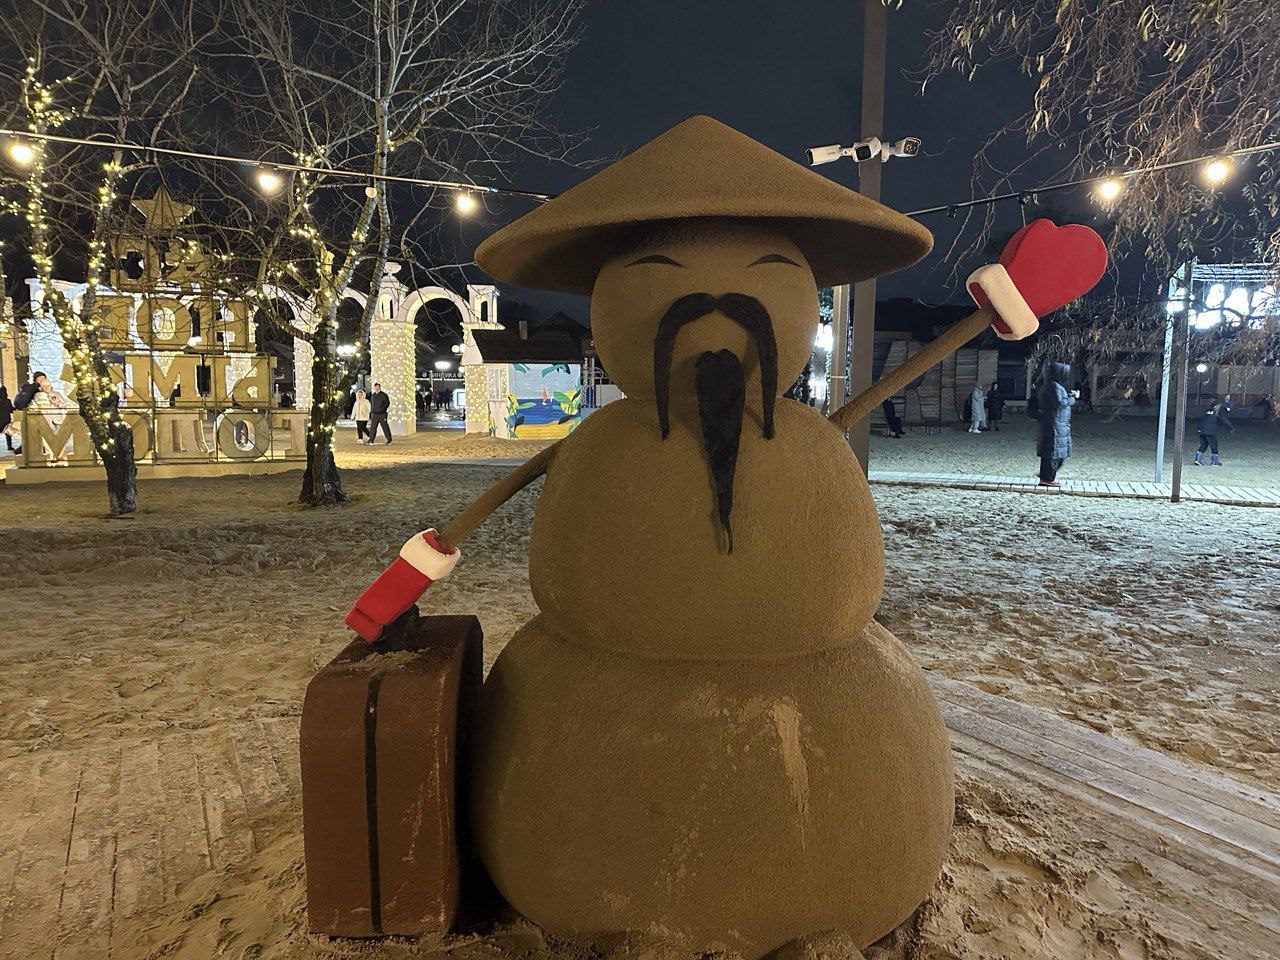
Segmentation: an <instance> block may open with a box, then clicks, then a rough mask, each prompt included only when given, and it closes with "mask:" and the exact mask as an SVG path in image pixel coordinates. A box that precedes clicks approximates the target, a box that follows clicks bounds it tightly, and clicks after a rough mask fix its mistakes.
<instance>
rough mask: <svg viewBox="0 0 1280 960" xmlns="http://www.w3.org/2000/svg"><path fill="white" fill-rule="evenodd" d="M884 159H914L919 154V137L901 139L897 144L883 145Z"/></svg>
mask: <svg viewBox="0 0 1280 960" xmlns="http://www.w3.org/2000/svg"><path fill="white" fill-rule="evenodd" d="M883 152H884V159H886V160H887V159H889V157H914V156H915V155H916V154H917V153H919V152H920V138H919V137H903V138H902V139H901V140H899V141H898V142H897V143H886V144H885V145H884V151H883Z"/></svg>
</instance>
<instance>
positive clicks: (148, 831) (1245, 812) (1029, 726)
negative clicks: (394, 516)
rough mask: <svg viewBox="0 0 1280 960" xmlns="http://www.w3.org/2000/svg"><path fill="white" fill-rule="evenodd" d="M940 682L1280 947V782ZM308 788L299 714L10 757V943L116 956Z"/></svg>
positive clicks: (1157, 861)
mask: <svg viewBox="0 0 1280 960" xmlns="http://www.w3.org/2000/svg"><path fill="white" fill-rule="evenodd" d="M929 680H930V683H931V685H932V686H933V689H934V692H935V693H936V694H937V697H938V700H939V703H940V705H941V707H942V712H943V715H944V716H945V718H946V721H947V725H948V726H949V727H950V728H951V735H952V746H953V747H954V749H955V751H956V762H957V763H958V764H959V765H960V766H961V767H962V768H963V769H965V770H967V771H969V772H970V773H971V774H973V775H975V776H976V777H978V778H980V779H986V778H987V777H989V776H993V775H996V771H998V772H999V775H1001V776H1004V777H1006V778H1007V777H1012V778H1014V779H1015V780H1017V781H1018V782H1020V783H1023V784H1029V785H1033V788H1034V789H1037V790H1043V791H1047V792H1049V793H1052V794H1055V795H1057V796H1058V797H1059V798H1060V799H1062V800H1064V801H1065V802H1067V803H1068V804H1070V805H1071V806H1072V807H1073V808H1074V809H1075V810H1076V811H1077V813H1078V816H1079V817H1080V818H1081V822H1082V823H1083V824H1085V825H1087V826H1090V829H1092V830H1094V831H1096V836H1097V837H1098V839H1099V841H1102V840H1106V841H1108V843H1114V844H1118V845H1119V846H1118V847H1116V848H1115V849H1114V850H1113V851H1112V860H1111V861H1110V862H1109V864H1108V865H1109V866H1110V867H1111V868H1112V869H1114V870H1116V871H1118V872H1119V873H1120V874H1123V873H1124V872H1125V870H1126V869H1127V868H1125V867H1124V863H1125V862H1128V861H1129V860H1136V861H1139V862H1141V864H1142V869H1143V872H1144V873H1149V874H1151V875H1152V876H1153V877H1154V878H1155V879H1154V881H1152V882H1153V883H1154V886H1150V887H1148V888H1145V889H1147V891H1148V893H1149V894H1150V895H1151V896H1154V897H1155V899H1154V900H1151V901H1147V902H1145V905H1144V906H1143V907H1142V909H1143V910H1144V911H1146V912H1148V913H1149V914H1150V916H1149V917H1148V919H1151V920H1154V921H1157V922H1158V921H1159V919H1160V914H1161V912H1162V911H1164V910H1171V911H1176V910H1177V907H1176V906H1174V905H1173V904H1174V903H1175V902H1185V900H1186V898H1187V897H1193V898H1197V899H1198V902H1201V903H1205V904H1207V906H1206V907H1205V910H1204V913H1203V914H1202V918H1201V919H1200V920H1199V921H1194V922H1193V921H1187V922H1192V923H1193V925H1194V928H1195V936H1196V937H1197V938H1198V939H1200V940H1201V941H1202V943H1203V945H1204V946H1205V948H1206V950H1207V951H1208V953H1209V955H1212V956H1223V957H1227V956H1229V957H1239V958H1260V957H1277V956H1280V796H1276V795H1274V794H1272V793H1269V792H1268V791H1266V790H1265V789H1262V787H1261V786H1253V785H1249V784H1246V783H1243V782H1241V781H1236V780H1231V779H1228V778H1226V777H1223V776H1220V775H1218V774H1217V773H1216V772H1214V771H1212V770H1210V769H1208V768H1205V767H1192V766H1190V765H1188V764H1185V763H1182V762H1180V761H1178V760H1175V759H1173V758H1171V757H1169V756H1166V755H1164V754H1161V753H1156V752H1154V751H1151V750H1147V749H1144V748H1143V747H1140V746H1138V745H1136V744H1133V743H1129V742H1127V741H1122V740H1118V739H1115V738H1113V737H1109V736H1105V735H1103V734H1101V733H1097V732H1095V731H1093V730H1090V729H1088V728H1086V727H1083V726H1080V725H1078V724H1074V723H1071V722H1069V721H1067V720H1064V719H1063V718H1061V717H1058V716H1056V715H1054V714H1050V713H1046V712H1045V711H1042V710H1037V709H1035V708H1033V707H1029V706H1025V705H1022V704H1019V703H1015V702H1013V701H1011V700H1007V699H1005V698H1003V697H999V696H994V695H992V694H988V693H984V692H983V691H981V690H978V689H977V688H976V687H973V686H971V685H970V684H967V683H963V682H960V681H957V680H951V679H948V678H946V677H943V676H941V675H939V674H937V673H931V674H930V676H929ZM984 771H988V772H985V773H984ZM300 789H301V784H300V782H299V775H298V721H297V719H296V718H291V717H283V718H278V719H277V718H273V719H265V720H252V721H242V722H237V723H231V724H226V725H222V726H219V727H211V728H206V729H203V730H190V731H180V732H174V733H172V734H168V735H162V736H159V737H157V738H156V739H154V740H152V741H149V742H145V743H135V744H130V745H127V746H123V745H107V746H101V747H90V748H84V749H68V750H60V749H50V750H42V751H39V752H36V753H32V754H27V755H23V756H18V757H8V758H5V759H4V760H3V761H0V958H12V960H32V958H38V960H81V958H83V960H99V958H109V957H111V956H112V955H113V954H116V953H118V952H119V951H118V946H119V945H118V941H119V939H120V938H121V928H122V927H136V926H137V923H135V922H130V923H128V924H125V922H124V921H125V920H126V919H127V918H130V917H132V916H133V915H137V914H145V912H146V911H147V910H149V909H151V908H154V907H155V906H156V905H157V904H159V903H161V902H163V901H167V900H171V899H173V898H174V897H175V896H176V895H177V894H178V891H179V890H180V889H181V888H182V887H183V886H184V885H185V884H187V883H188V882H190V881H191V880H193V879H195V878H196V877H198V876H200V875H202V874H205V873H208V872H209V871H211V870H218V869H220V868H224V867H228V866H234V865H237V864H242V863H246V862H251V861H252V859H253V857H254V856H255V853H256V852H257V851H259V850H261V849H262V848H263V847H264V845H265V844H266V843H267V842H268V839H269V837H270V835H271V833H272V832H273V831H272V826H271V825H272V823H273V821H275V822H276V829H279V823H278V821H279V812H280V811H281V810H282V809H284V810H286V811H287V813H286V825H285V829H289V826H288V823H287V821H288V820H289V818H297V798H298V795H299V792H300ZM273 813H274V814H275V815H273ZM299 828H300V824H297V823H296V822H294V823H293V825H292V829H294V830H297V829H299ZM1116 850H1119V851H1120V852H1116ZM1228 893H1229V894H1230V896H1227V895H1226V894H1228ZM145 926H146V924H145V922H144V923H143V924H142V927H143V928H145Z"/></svg>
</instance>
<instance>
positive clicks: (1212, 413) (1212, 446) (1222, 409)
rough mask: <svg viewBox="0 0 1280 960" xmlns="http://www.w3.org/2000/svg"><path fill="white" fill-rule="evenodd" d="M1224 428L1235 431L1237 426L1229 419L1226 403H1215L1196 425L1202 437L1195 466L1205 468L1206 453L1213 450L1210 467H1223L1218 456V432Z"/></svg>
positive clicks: (1197, 431)
mask: <svg viewBox="0 0 1280 960" xmlns="http://www.w3.org/2000/svg"><path fill="white" fill-rule="evenodd" d="M1222 427H1226V428H1227V429H1228V430H1234V429H1235V426H1234V425H1233V424H1232V423H1231V421H1230V420H1229V419H1228V418H1227V405H1226V403H1224V402H1219V403H1215V404H1214V405H1213V406H1211V407H1210V408H1209V409H1208V411H1207V412H1206V413H1205V415H1204V416H1203V417H1201V418H1200V422H1199V423H1198V424H1196V433H1198V434H1199V435H1200V448H1199V449H1198V450H1196V459H1195V464H1194V465H1195V466H1197V467H1203V466H1204V452H1205V451H1206V450H1212V451H1213V452H1212V454H1211V455H1210V459H1209V465H1210V466H1213V467H1220V466H1222V460H1221V458H1219V456H1218V432H1219V430H1221V428H1222Z"/></svg>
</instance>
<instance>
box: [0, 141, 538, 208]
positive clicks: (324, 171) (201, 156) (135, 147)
mask: <svg viewBox="0 0 1280 960" xmlns="http://www.w3.org/2000/svg"><path fill="white" fill-rule="evenodd" d="M0 136H7V137H13V138H14V139H16V140H42V141H45V142H48V143H65V144H69V145H72V146H81V147H96V148H99V149H102V150H127V151H130V152H132V153H141V154H144V155H145V154H148V153H154V154H162V155H164V156H168V157H186V158H188V159H191V160H208V161H211V162H213V163H229V164H238V165H241V166H246V167H254V168H257V169H260V170H274V171H288V172H293V173H313V174H319V175H322V176H326V177H346V178H348V179H351V180H362V181H364V182H365V183H368V182H369V181H371V180H381V181H384V182H387V183H408V184H413V185H415V186H420V187H443V188H446V189H450V190H458V191H462V192H470V193H488V194H503V195H506V196H512V197H524V198H526V199H529V200H538V201H543V200H550V199H551V198H552V197H553V196H554V194H550V193H537V192H535V191H533V190H518V189H516V188H515V187H495V186H490V185H487V184H480V183H462V182H460V181H456V180H427V179H424V178H422V177H396V176H391V175H390V174H379V173H363V172H361V171H359V170H344V169H342V168H341V167H313V166H308V165H306V164H300V163H272V162H270V161H266V160H251V159H249V158H248V157H232V156H228V155H226V154H222V153H200V152H198V151H195V150H177V149H174V148H172V147H148V146H144V145H143V144H140V143H126V142H123V141H119V140H86V139H83V138H80V137H64V136H60V135H58V134H52V133H30V132H24V131H22V130H8V129H4V128H0Z"/></svg>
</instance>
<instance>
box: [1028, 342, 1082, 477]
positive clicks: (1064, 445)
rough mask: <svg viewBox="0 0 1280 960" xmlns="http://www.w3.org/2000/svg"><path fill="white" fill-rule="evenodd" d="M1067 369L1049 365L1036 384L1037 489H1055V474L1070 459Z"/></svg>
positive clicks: (1070, 402)
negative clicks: (1037, 385)
mask: <svg viewBox="0 0 1280 960" xmlns="http://www.w3.org/2000/svg"><path fill="white" fill-rule="evenodd" d="M1070 376H1071V368H1070V367H1069V366H1067V364H1065V363H1056V362H1055V363H1051V364H1049V369H1048V370H1047V371H1045V377H1044V383H1042V384H1041V385H1040V398H1039V399H1040V431H1039V434H1038V436H1037V438H1036V456H1038V457H1039V458H1040V486H1042V487H1056V486H1058V471H1059V470H1061V469H1062V464H1063V462H1064V461H1065V460H1066V459H1067V458H1068V457H1069V456H1071V407H1072V406H1073V405H1074V404H1075V402H1076V398H1075V396H1074V394H1072V393H1071V392H1070V391H1068V390H1067V384H1068V383H1070V380H1069V379H1068V378H1069V377H1070Z"/></svg>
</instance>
